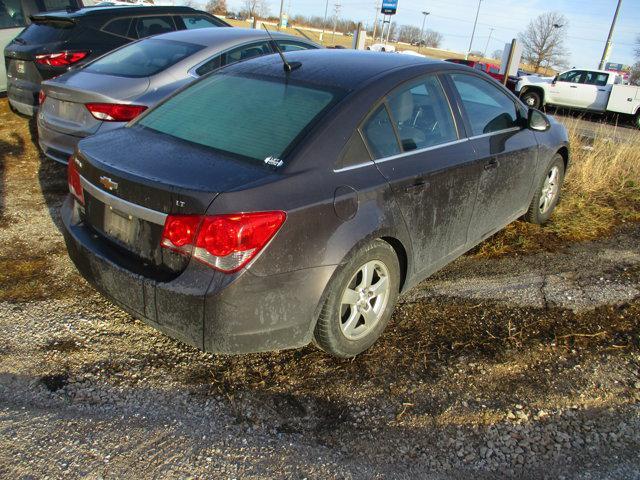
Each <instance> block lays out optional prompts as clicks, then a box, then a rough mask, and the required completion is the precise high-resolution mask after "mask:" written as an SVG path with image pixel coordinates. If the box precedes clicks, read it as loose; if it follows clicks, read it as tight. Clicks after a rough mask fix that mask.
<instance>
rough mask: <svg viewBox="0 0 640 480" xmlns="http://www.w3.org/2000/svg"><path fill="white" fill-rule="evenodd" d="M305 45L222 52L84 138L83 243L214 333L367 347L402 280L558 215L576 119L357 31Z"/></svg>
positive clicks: (139, 304)
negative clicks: (498, 235)
mask: <svg viewBox="0 0 640 480" xmlns="http://www.w3.org/2000/svg"><path fill="white" fill-rule="evenodd" d="M286 59H287V60H288V64H286V65H283V62H282V60H281V58H280V57H279V56H278V55H268V56H265V57H260V58H254V59H251V60H248V61H246V62H239V63H237V64H235V65H231V66H229V67H226V68H223V69H220V70H219V71H217V72H215V73H213V74H211V75H207V76H205V77H202V78H200V79H198V80H197V81H195V82H194V83H192V84H191V85H189V86H188V87H186V88H185V89H183V90H181V91H180V92H178V93H176V94H175V95H173V96H171V97H169V98H168V99H166V100H165V101H163V102H162V103H160V104H159V105H158V106H156V107H155V108H153V109H150V110H149V111H147V112H145V113H144V114H142V115H141V116H139V117H138V118H137V119H135V120H134V121H133V122H131V123H129V124H127V126H125V127H124V128H119V129H117V130H114V131H112V132H108V133H105V134H102V135H96V136H93V137H89V138H86V139H84V140H82V141H81V142H80V143H79V144H78V149H77V150H76V153H75V155H74V157H72V159H71V160H70V162H69V166H68V179H69V188H70V192H71V193H70V195H69V196H68V198H67V199H66V201H65V203H64V206H63V208H62V219H63V224H64V228H63V232H64V236H65V241H66V244H67V248H68V251H69V255H70V256H71V258H72V259H73V261H74V263H75V264H76V266H77V267H78V269H79V270H80V272H81V273H82V275H83V276H84V277H85V278H86V279H87V280H89V281H90V282H91V283H92V284H93V285H95V286H96V288H97V289H98V290H100V291H101V292H103V293H104V294H105V295H107V296H108V297H110V298H112V299H113V300H115V301H116V302H117V303H118V304H119V305H121V306H123V308H125V309H126V310H127V311H129V312H131V313H132V314H133V315H135V316H137V317H138V318H141V319H143V320H144V321H146V322H148V323H150V324H151V325H154V326H155V327H157V328H158V329H160V330H162V331H164V332H166V333H168V334H169V335H170V336H172V337H175V338H178V339H181V340H182V341H185V342H187V343H189V344H192V345H195V346H197V347H198V348H201V349H204V350H207V351H211V352H225V353H242V352H253V351H262V350H276V349H283V348H293V347H300V346H303V345H306V344H307V343H309V342H311V341H312V340H313V341H314V342H315V343H316V344H317V345H318V346H319V347H320V348H322V349H324V350H325V351H327V352H329V353H331V354H333V355H337V356H340V357H352V356H354V355H357V354H358V353H360V352H362V351H364V350H365V349H366V348H368V347H369V346H371V345H372V344H373V343H374V342H375V340H376V339H377V338H378V336H379V335H380V334H381V333H382V331H383V330H384V328H385V326H386V324H387V322H388V321H389V318H390V317H391V313H392V311H393V309H394V306H395V303H396V299H397V298H398V295H399V293H400V292H402V291H406V290H408V289H409V288H411V287H412V286H414V285H416V283H417V282H419V281H421V280H423V279H424V278H425V277H427V276H428V275H430V274H431V273H433V272H434V271H436V270H438V269H439V268H442V267H443V266H444V265H446V264H447V263H449V262H451V261H452V260H453V259H454V258H456V257H458V256H459V255H461V254H462V253H464V252H465V251H467V250H469V249H470V248H472V247H473V246H474V245H476V244H477V243H479V242H480V241H482V240H483V239H485V238H487V237H488V236H490V235H492V234H493V233H495V232H496V231H498V230H499V229H501V228H502V227H504V226H505V225H506V224H508V223H509V222H512V221H513V220H515V219H517V218H520V217H521V216H523V215H524V216H525V218H526V219H527V220H529V221H531V222H534V223H544V222H545V221H546V220H547V219H548V218H549V217H550V215H551V212H552V211H553V209H554V207H555V205H556V203H557V201H558V199H559V196H560V187H561V185H562V180H563V176H564V172H565V170H566V168H567V163H568V161H569V159H568V141H567V133H566V131H565V129H564V127H562V126H561V125H560V124H558V123H556V122H555V121H554V120H553V119H551V118H547V117H546V116H545V115H544V114H542V113H541V112H539V111H537V110H528V109H527V108H526V107H525V106H524V104H523V103H522V102H520V100H518V99H517V98H515V97H514V96H513V95H512V94H510V92H508V91H507V90H506V89H505V88H504V87H502V86H501V85H499V84H497V83H496V82H494V81H493V80H491V79H489V78H488V77H486V75H484V74H482V73H480V72H477V71H474V70H471V69H468V68H466V67H462V66H459V65H455V64H451V63H445V62H440V61H430V60H425V59H422V58H417V57H411V56H407V55H389V54H382V53H373V52H361V51H355V50H329V49H318V50H307V51H297V52H291V53H287V54H286ZM285 67H288V68H285ZM425 321H428V319H425Z"/></svg>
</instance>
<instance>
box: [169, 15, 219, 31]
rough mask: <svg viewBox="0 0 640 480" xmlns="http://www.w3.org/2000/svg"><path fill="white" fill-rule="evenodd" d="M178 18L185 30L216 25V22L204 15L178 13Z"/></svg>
mask: <svg viewBox="0 0 640 480" xmlns="http://www.w3.org/2000/svg"><path fill="white" fill-rule="evenodd" d="M178 18H180V19H182V21H183V23H184V28H185V29H186V30H196V29H198V28H211V27H217V26H218V24H216V23H215V22H214V21H213V20H212V19H210V18H208V17H205V16H204V15H180V16H179V17H178Z"/></svg>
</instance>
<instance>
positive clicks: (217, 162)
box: [77, 127, 273, 274]
mask: <svg viewBox="0 0 640 480" xmlns="http://www.w3.org/2000/svg"><path fill="white" fill-rule="evenodd" d="M77 156H78V160H79V162H80V164H81V166H79V172H80V175H81V177H82V179H83V180H82V182H83V185H84V193H85V213H84V221H85V222H86V223H87V225H88V226H90V227H91V228H92V229H94V230H95V231H96V232H97V233H98V234H100V236H102V237H103V239H104V240H105V241H107V242H110V243H113V244H114V245H116V246H118V247H119V248H120V249H121V250H122V251H123V252H124V253H125V254H127V255H131V256H135V257H138V258H139V259H141V260H142V261H143V262H144V263H145V265H149V266H151V267H155V268H157V269H159V270H163V271H168V272H172V273H176V274H177V273H179V272H181V271H182V270H183V269H184V268H185V267H186V265H187V263H188V259H186V258H185V257H183V256H181V255H179V254H177V253H174V252H172V251H170V250H167V249H163V248H161V247H160V240H161V236H162V231H163V226H164V220H165V219H166V216H167V215H168V214H189V215H204V214H205V213H206V211H207V208H208V207H209V205H210V204H211V202H213V200H214V199H215V197H216V196H217V195H218V194H219V193H221V192H224V191H229V190H234V189H237V188H240V187H243V186H246V185H248V184H252V183H255V182H258V181H262V180H265V179H266V178H268V177H269V176H270V175H273V173H272V172H271V171H270V170H269V169H268V168H265V167H264V166H261V165H258V164H256V165H254V164H251V163H250V162H245V161H241V160H235V159H233V158H231V157H228V156H225V155H222V154H220V153H217V152H214V151H213V150H211V149H207V148H204V147H199V146H196V145H193V144H189V143H187V142H184V141H180V140H176V139H172V138H171V137H169V136H167V135H163V134H160V133H156V132H153V131H150V130H146V129H142V128H140V127H131V128H125V129H119V130H117V131H114V132H109V133H105V134H103V135H100V136H97V137H89V138H87V139H84V140H82V141H81V142H80V144H79V148H78V154H77Z"/></svg>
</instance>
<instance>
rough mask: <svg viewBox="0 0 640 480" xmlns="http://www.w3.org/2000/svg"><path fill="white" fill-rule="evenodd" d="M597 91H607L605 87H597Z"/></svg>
mask: <svg viewBox="0 0 640 480" xmlns="http://www.w3.org/2000/svg"><path fill="white" fill-rule="evenodd" d="M598 91H599V92H606V91H607V89H606V88H599V89H598Z"/></svg>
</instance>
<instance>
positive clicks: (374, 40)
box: [371, 2, 380, 43]
mask: <svg viewBox="0 0 640 480" xmlns="http://www.w3.org/2000/svg"><path fill="white" fill-rule="evenodd" d="M379 13H380V5H379V4H378V2H376V19H375V20H374V21H373V34H372V35H371V36H372V37H373V43H375V42H376V29H377V28H378V14H379Z"/></svg>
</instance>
